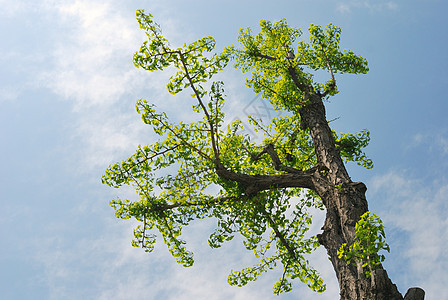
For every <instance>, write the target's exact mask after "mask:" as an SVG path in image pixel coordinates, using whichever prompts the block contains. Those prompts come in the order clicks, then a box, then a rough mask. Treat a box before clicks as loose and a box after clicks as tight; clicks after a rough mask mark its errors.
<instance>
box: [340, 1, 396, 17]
mask: <svg viewBox="0 0 448 300" xmlns="http://www.w3.org/2000/svg"><path fill="white" fill-rule="evenodd" d="M356 9H367V10H369V11H370V12H383V11H393V10H397V9H398V4H397V3H396V2H395V1H382V0H380V1H374V0H364V1H361V0H351V1H344V2H339V3H338V4H337V5H336V10H337V11H338V12H340V13H344V14H348V13H351V12H352V11H353V10H356Z"/></svg>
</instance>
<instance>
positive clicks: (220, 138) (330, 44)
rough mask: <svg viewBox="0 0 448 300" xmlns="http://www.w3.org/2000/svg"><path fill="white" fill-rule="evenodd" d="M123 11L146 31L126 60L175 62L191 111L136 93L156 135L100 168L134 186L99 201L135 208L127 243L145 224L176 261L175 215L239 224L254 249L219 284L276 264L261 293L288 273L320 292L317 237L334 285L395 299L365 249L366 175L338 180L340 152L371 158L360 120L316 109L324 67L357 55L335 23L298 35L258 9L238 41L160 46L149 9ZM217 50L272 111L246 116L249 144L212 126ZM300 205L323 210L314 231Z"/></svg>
mask: <svg viewBox="0 0 448 300" xmlns="http://www.w3.org/2000/svg"><path fill="white" fill-rule="evenodd" d="M137 20H138V22H139V24H140V28H141V29H143V30H144V31H145V32H146V34H147V36H148V40H147V41H145V42H144V43H143V45H142V46H141V48H140V50H139V51H138V52H136V53H135V55H134V64H135V66H136V67H139V68H143V69H145V70H148V71H160V70H163V69H167V68H169V67H175V68H176V69H177V70H178V71H177V73H175V74H174V75H173V76H172V77H171V78H170V80H169V83H168V84H167V89H168V91H169V92H170V93H171V94H177V93H179V92H181V91H183V90H185V89H190V90H191V91H192V94H191V97H192V98H193V99H194V104H193V106H192V110H193V111H194V112H195V113H197V114H198V116H200V118H199V119H198V120H197V121H195V122H192V123H185V122H178V123H174V122H172V121H170V120H169V118H168V117H167V115H166V114H165V113H164V112H158V111H157V110H156V108H155V106H154V105H153V104H151V103H149V102H148V101H146V100H142V99H140V100H139V101H138V102H137V104H136V109H137V112H138V113H139V114H140V115H141V117H142V120H143V121H144V122H145V123H146V124H149V125H150V126H152V128H153V130H154V132H155V133H156V134H157V135H159V136H160V140H159V141H157V142H155V143H153V144H152V145H148V146H139V147H138V149H137V151H136V152H135V154H133V155H132V156H131V157H129V158H128V159H126V160H125V161H123V162H122V163H117V164H114V165H111V166H109V167H108V169H107V170H106V172H105V175H104V176H103V177H102V182H103V183H105V184H107V185H109V186H112V187H120V186H123V185H131V186H133V187H134V188H135V189H136V191H137V193H138V195H139V200H132V201H131V200H127V199H124V200H123V199H119V198H117V199H114V200H111V201H110V204H111V206H112V207H113V208H114V209H115V211H116V213H115V214H116V216H117V217H118V218H122V219H129V218H135V219H136V220H137V221H139V222H140V225H138V226H137V228H136V229H135V230H134V239H133V241H132V245H133V246H135V247H141V248H143V249H144V250H145V251H147V252H151V251H152V250H153V249H154V243H155V241H156V234H155V233H154V232H153V230H158V231H159V233H160V234H161V236H162V238H163V240H164V242H165V244H166V245H167V246H168V249H169V251H170V252H171V254H172V255H173V256H174V257H175V258H176V260H177V262H178V263H180V264H182V265H183V266H186V267H187V266H191V265H192V264H193V256H192V253H191V252H189V251H188V250H187V248H186V246H185V245H186V242H185V241H184V240H182V239H181V233H182V228H183V227H184V226H187V225H188V224H189V223H190V222H191V221H192V220H195V219H203V218H212V217H214V218H216V219H217V229H216V230H215V231H214V232H213V233H212V234H211V235H210V238H209V241H208V242H209V245H210V246H211V247H213V248H216V247H220V246H221V245H222V243H223V242H225V241H229V240H231V239H232V238H233V237H234V235H235V234H236V233H239V234H240V235H241V236H242V237H243V239H244V246H245V247H246V248H247V249H248V250H251V251H253V252H254V254H255V256H256V257H258V258H259V259H260V263H259V264H257V265H256V266H253V267H248V268H245V269H243V270H240V271H232V273H231V274H230V275H229V278H228V282H229V283H230V284H232V285H238V286H242V285H245V284H246V283H247V282H248V281H251V280H255V279H256V278H257V277H258V276H259V275H260V274H262V273H264V272H266V271H267V270H269V269H273V268H275V267H276V266H277V265H281V266H282V268H283V275H282V276H281V278H279V280H278V281H277V282H276V283H275V284H274V293H280V292H286V291H290V290H291V283H290V280H294V279H296V278H297V279H299V280H300V281H302V282H303V283H305V284H307V285H308V286H309V287H310V288H311V289H312V290H313V291H316V292H322V291H324V290H325V284H324V283H323V280H322V279H321V278H320V277H319V274H318V273H317V271H316V270H314V269H313V268H312V267H311V266H310V264H309V262H308V261H307V260H306V258H305V256H306V254H308V253H311V252H312V251H313V250H315V249H316V248H317V247H319V246H320V245H322V246H324V247H325V248H326V250H327V252H328V255H329V258H330V260H331V262H332V264H333V267H334V270H335V272H336V275H337V278H338V281H339V286H340V295H341V299H389V300H390V299H403V296H402V295H401V294H400V293H399V292H398V290H397V288H396V286H395V285H394V284H393V283H392V282H391V280H390V279H389V277H388V275H387V273H386V271H385V270H384V269H383V267H382V265H381V262H382V260H383V259H384V256H383V255H380V254H378V252H379V251H380V250H382V249H385V250H388V246H387V244H386V243H385V242H384V240H383V238H384V230H383V227H382V224H381V220H380V219H379V218H378V217H377V216H376V215H373V216H370V215H369V212H368V205H367V200H366V197H365V192H366V189H367V188H366V186H365V185H364V184H363V183H362V182H352V180H351V179H350V177H349V175H348V173H347V170H346V168H345V163H346V162H350V161H352V162H356V163H357V164H359V165H361V166H364V167H366V168H372V167H373V163H372V161H371V160H370V159H369V158H367V156H366V155H365V153H364V152H363V148H364V147H366V146H367V144H368V142H369V132H368V131H367V130H363V131H361V132H359V133H356V134H351V133H345V134H342V133H336V132H335V131H334V130H332V129H331V128H330V126H329V122H328V121H327V120H326V115H325V106H324V102H325V101H327V100H328V99H329V98H330V97H331V96H334V95H336V94H337V93H338V89H337V85H336V77H335V76H336V74H338V73H339V74H343V73H354V74H358V73H366V72H367V71H368V67H367V61H366V59H364V58H362V57H361V56H359V55H356V54H355V53H353V52H352V51H349V50H343V51H340V49H339V42H340V33H341V30H340V28H338V27H336V26H334V25H332V24H329V25H328V26H326V27H325V29H323V28H321V27H319V26H316V25H311V26H310V27H309V34H310V41H309V42H305V41H299V42H298V43H296V39H297V38H298V37H300V36H301V31H300V30H299V29H294V28H291V27H289V26H288V25H287V23H286V22H285V21H284V20H281V21H279V22H276V23H271V22H269V21H265V20H262V21H261V22H260V26H261V31H260V33H258V34H256V35H253V34H252V31H251V29H249V28H247V29H242V30H240V33H239V36H238V41H239V43H240V47H235V46H231V47H227V48H226V49H225V50H224V51H223V52H221V53H218V54H213V55H211V54H210V53H211V52H212V51H213V49H214V47H215V40H214V39H213V38H212V37H204V38H202V39H200V40H198V41H196V42H194V43H191V44H188V45H187V44H184V45H183V46H182V47H180V48H172V47H171V46H170V44H169V42H168V41H167V39H166V38H165V37H163V35H162V32H161V30H160V27H159V25H158V24H157V23H155V22H154V21H153V17H152V15H151V14H145V13H144V11H143V10H138V11H137ZM230 61H234V66H235V67H236V68H240V69H241V70H242V71H243V72H249V73H250V75H251V76H250V78H248V79H247V80H246V84H247V86H249V87H251V88H252V89H253V90H254V92H255V93H260V94H261V95H262V98H263V99H262V101H269V102H270V103H271V105H272V106H273V107H274V109H276V110H282V111H284V112H286V114H285V115H282V116H279V117H275V118H272V119H271V120H270V123H269V124H264V122H263V121H262V120H260V119H258V118H256V117H255V116H250V117H249V122H250V123H251V124H252V126H254V128H255V129H256V130H259V131H260V132H263V133H264V137H265V138H264V140H263V141H262V143H260V144H257V143H255V142H254V141H252V140H251V139H250V137H249V136H248V135H247V134H244V132H243V131H242V130H241V129H242V122H241V121H239V120H237V121H235V122H233V123H231V124H230V125H228V126H224V119H225V116H224V112H223V104H224V100H225V93H224V85H223V82H220V81H211V78H212V77H213V75H215V74H216V73H218V72H219V71H221V70H223V69H224V68H225V67H226V65H227V64H228V63H229V62H230ZM170 70H171V69H170ZM319 71H320V72H321V71H325V72H327V73H328V77H329V79H328V81H326V82H324V83H319V82H316V80H315V79H314V76H313V74H315V73H316V72H319ZM173 170H176V171H175V172H173ZM173 173H175V174H173ZM310 207H313V208H319V209H325V210H326V220H325V224H324V226H323V227H322V230H323V231H322V233H320V234H318V235H317V236H310V235H309V234H307V231H308V229H309V225H310V224H311V214H310V212H309V208H310ZM422 292H423V291H422V290H421V289H411V291H410V292H409V293H408V294H407V296H406V299H423V296H422V295H421V293H422ZM411 294H412V295H411ZM413 295H414V296H413ZM418 295H420V296H418Z"/></svg>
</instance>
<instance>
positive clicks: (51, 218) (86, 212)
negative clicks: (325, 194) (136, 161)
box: [0, 0, 448, 300]
mask: <svg viewBox="0 0 448 300" xmlns="http://www.w3.org/2000/svg"><path fill="white" fill-rule="evenodd" d="M0 6H1V7H2V9H1V10H0V41H1V42H0V79H1V80H0V164H1V166H2V170H3V171H2V172H1V173H0V190H1V192H0V207H1V211H2V213H1V217H0V245H1V247H0V298H1V299H180V300H183V299H248V300H250V299H311V300H314V299H316V300H317V299H338V286H337V282H336V279H335V275H334V271H333V269H332V267H331V264H330V262H329V261H328V259H327V258H326V253H325V251H324V249H322V247H321V248H319V249H318V251H317V252H316V253H315V254H313V255H312V256H311V257H310V258H309V259H310V261H311V263H312V265H313V266H314V267H315V268H316V269H318V271H319V272H320V273H321V275H322V277H323V278H324V280H325V281H326V284H327V291H326V292H325V293H323V294H315V293H312V292H311V291H310V290H309V289H308V288H307V287H306V286H305V285H303V284H301V283H300V282H299V283H295V284H294V289H293V291H292V292H290V293H286V294H282V295H280V296H273V295H272V285H273V284H274V282H275V281H276V280H277V279H278V277H279V276H280V275H281V273H280V271H272V272H269V273H267V274H264V275H263V276H262V277H261V278H260V279H259V280H258V281H256V282H254V283H249V284H248V285H247V286H245V287H243V288H238V287H231V286H229V285H228V284H227V282H226V278H227V275H228V274H229V272H230V270H232V269H234V270H236V269H241V268H242V267H247V266H250V265H251V264H253V263H254V262H255V261H254V258H253V254H252V253H250V252H248V251H247V250H245V249H244V247H243V245H242V244H241V240H238V239H235V240H234V241H232V242H230V243H228V244H225V245H224V246H223V247H222V248H220V249H214V250H212V249H210V248H209V247H208V245H207V238H208V236H209V234H210V233H211V232H212V231H213V228H214V226H215V224H216V220H205V221H201V222H193V223H192V225H191V226H190V227H189V228H188V229H186V230H185V235H184V238H185V240H186V241H187V243H188V244H187V245H188V247H189V249H190V250H192V251H193V252H194V254H195V264H194V266H193V267H191V268H183V267H182V266H180V265H177V264H176V262H175V260H174V259H173V258H172V257H171V256H170V254H169V253H168V251H167V249H166V247H165V245H164V244H163V243H162V242H159V243H158V244H157V246H156V249H155V250H154V252H153V253H151V254H147V253H144V252H143V251H142V250H141V249H135V248H132V247H131V245H130V241H131V236H132V229H133V227H134V226H135V225H136V224H135V223H134V222H133V221H122V220H118V219H116V218H115V217H114V211H113V209H112V208H110V207H109V205H108V201H109V200H110V199H114V198H115V197H117V196H122V195H126V196H128V197H131V198H132V197H134V198H135V197H136V195H135V193H134V192H133V191H132V190H130V189H123V190H116V189H112V188H109V187H107V186H104V185H101V182H100V178H101V175H102V174H103V173H104V170H105V169H106V168H107V166H108V165H110V164H113V163H115V162H118V161H121V160H123V159H125V158H127V157H128V156H130V155H131V154H132V153H133V152H134V150H135V149H136V147H137V146H138V145H139V144H141V145H145V144H149V143H151V142H153V141H154V140H155V137H154V134H153V133H152V131H151V129H150V128H149V127H148V126H146V125H144V124H143V122H141V121H140V118H139V116H138V114H137V113H136V112H135V109H134V105H135V102H136V101H137V100H138V99H140V98H144V99H147V100H148V101H151V102H152V103H155V104H157V106H158V107H159V108H160V109H163V110H166V111H167V112H168V113H169V115H170V116H171V117H172V118H173V119H175V120H181V119H188V118H189V113H188V107H189V105H191V103H189V102H188V101H191V100H189V99H188V98H189V95H188V94H184V95H180V96H179V97H174V98H173V97H171V96H170V95H169V94H168V92H167V91H166V89H165V85H166V83H167V79H168V77H169V76H170V74H169V72H166V73H148V72H145V71H143V70H138V69H136V68H135V67H134V66H133V63H132V55H133V53H134V52H135V51H136V50H138V48H139V46H140V44H141V43H142V42H143V41H144V39H145V36H144V34H143V32H142V31H141V30H140V29H139V27H138V24H137V21H136V20H135V11H136V10H137V9H138V8H143V9H145V11H146V12H150V13H151V14H153V15H154V18H155V20H156V21H157V22H158V23H159V24H160V25H161V27H162V30H163V32H164V34H165V36H166V37H167V38H168V39H169V40H170V42H171V44H172V45H174V46H176V45H178V46H180V45H182V44H183V43H190V42H193V41H194V40H196V39H198V38H201V37H203V36H209V35H211V36H213V37H214V38H215V39H216V40H217V49H218V50H219V49H222V48H223V47H225V46H227V45H231V44H234V43H236V36H237V33H238V29H239V28H242V27H252V28H254V30H257V28H258V24H259V20H260V19H268V20H271V21H277V20H280V19H282V18H285V19H286V20H287V22H288V24H290V25H291V26H294V27H300V28H302V31H303V32H306V29H307V27H308V26H309V24H311V23H314V24H318V25H323V26H325V25H326V24H328V23H330V22H331V23H333V24H335V25H337V26H340V27H341V28H342V36H341V40H342V41H341V46H342V48H348V49H351V50H353V51H354V52H355V53H358V54H360V55H362V56H363V57H365V58H367V60H368V62H369V67H370V71H369V73H368V74H366V75H339V76H338V77H337V78H336V80H337V81H338V87H339V90H340V93H339V94H338V95H337V96H336V97H334V98H333V99H332V100H331V102H330V103H328V104H327V119H328V120H333V119H335V120H334V121H333V122H331V126H332V127H333V128H334V129H335V130H336V131H338V132H357V131H360V130H362V129H364V128H368V129H369V130H370V132H371V144H370V145H369V146H368V147H367V149H366V152H367V154H368V155H369V157H370V158H372V159H373V161H374V163H375V167H374V168H373V169H372V170H364V169H362V168H361V167H359V166H357V165H355V164H348V165H347V168H348V170H349V173H350V175H351V177H352V179H353V181H363V182H364V183H365V184H366V185H367V187H368V191H367V199H368V201H369V208H370V210H371V211H373V212H374V213H376V214H378V215H379V216H381V218H382V220H383V222H384V224H385V230H386V235H387V241H388V243H389V244H390V246H391V252H390V253H388V254H387V255H386V261H385V263H384V266H385V268H386V270H387V272H388V274H389V276H390V277H391V279H392V280H393V282H394V283H395V284H397V286H398V288H399V290H400V291H401V292H402V293H403V294H404V293H405V292H406V290H407V289H408V288H409V287H412V286H420V287H422V288H423V289H424V290H425V291H426V295H427V299H448V291H447V290H446V282H448V272H447V271H446V270H447V269H448V250H447V249H448V217H447V215H448V214H447V213H448V176H447V175H446V174H447V170H448V122H447V116H446V113H447V112H448V104H447V102H448V101H446V100H447V99H446V95H445V87H446V82H447V81H448V71H447V70H448V54H447V53H448V52H447V51H446V49H447V48H448V34H447V30H448V19H447V18H446V11H447V10H448V4H446V2H445V1H443V0H390V1H387V0H374V1H373V0H372V1H369V0H340V1H339V0H325V1H324V0H294V1H286V0H285V1H283V0H277V1H269V2H268V1H252V0H239V1H232V0H230V1H211V0H209V1H194V0H192V1H179V0H164V1H162V0H148V1H143V0H142V1H129V0H127V1H120V0H110V1H99V0H72V1H63V0H39V1H36V0H0ZM305 36H306V35H304V37H305ZM219 76H220V78H221V79H222V80H223V81H224V82H225V89H226V94H227V104H226V109H227V110H228V112H229V118H230V119H235V118H241V119H242V120H243V121H244V120H245V119H244V118H245V117H246V115H247V114H249V113H254V114H256V115H259V116H267V115H269V114H274V113H275V112H272V111H271V110H269V109H267V108H266V107H264V106H262V105H261V104H260V99H259V97H257V95H255V94H253V93H252V92H251V91H250V90H249V89H247V88H245V87H244V77H243V75H241V74H240V73H239V71H237V70H232V68H231V67H230V66H229V67H228V70H225V71H224V72H223V73H222V74H221V75H219ZM182 97H184V98H183V99H181V98H182ZM190 99H191V98H190ZM185 108H187V109H185ZM254 138H256V136H254ZM314 219H315V222H314V223H313V230H314V232H316V233H318V232H319V228H320V227H321V226H322V223H323V215H322V213H316V216H315V218H314Z"/></svg>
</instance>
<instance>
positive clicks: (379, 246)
mask: <svg viewBox="0 0 448 300" xmlns="http://www.w3.org/2000/svg"><path fill="white" fill-rule="evenodd" d="M355 232H356V238H355V241H354V243H353V244H352V245H347V244H346V243H344V244H342V245H341V247H340V248H339V250H338V252H337V253H338V257H339V258H344V259H345V261H346V262H347V264H351V263H353V262H356V263H360V264H361V266H362V267H363V268H364V274H365V275H366V277H367V278H369V277H370V276H371V274H372V271H373V270H375V269H376V268H377V267H378V266H380V265H381V263H382V262H383V261H384V259H385V256H384V255H383V254H379V251H381V250H386V251H387V252H390V248H389V245H388V244H387V243H386V241H385V239H386V234H385V233H384V226H383V222H382V221H381V219H380V218H379V217H378V216H377V215H375V214H372V215H371V214H370V212H366V213H365V214H363V215H362V216H361V218H360V220H359V221H358V222H357V223H356V226H355Z"/></svg>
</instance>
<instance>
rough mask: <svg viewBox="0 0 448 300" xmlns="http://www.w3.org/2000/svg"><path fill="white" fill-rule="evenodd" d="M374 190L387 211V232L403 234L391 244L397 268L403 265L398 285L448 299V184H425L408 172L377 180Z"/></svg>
mask: <svg viewBox="0 0 448 300" xmlns="http://www.w3.org/2000/svg"><path fill="white" fill-rule="evenodd" d="M371 188H372V193H373V195H372V197H371V198H373V199H374V200H373V201H375V200H377V199H378V200H377V201H381V202H382V205H383V207H384V210H383V211H382V212H381V216H382V218H383V219H384V221H385V223H386V226H387V227H388V229H387V230H389V231H390V232H400V233H404V234H394V238H395V239H397V240H393V239H392V240H391V241H390V242H391V243H392V245H393V246H392V248H393V249H392V252H394V248H395V251H399V253H398V252H395V253H396V254H395V255H393V254H391V255H393V260H395V262H394V264H395V265H397V267H398V266H399V265H401V272H402V274H401V275H402V276H401V278H397V281H400V282H401V285H402V286H405V285H408V286H406V288H408V287H410V286H409V285H418V286H421V287H423V288H424V289H425V290H426V295H427V297H428V298H447V297H448V293H446V292H445V293H444V292H443V291H444V289H443V287H444V285H445V283H446V282H447V281H448V274H447V273H446V269H447V268H448V257H447V255H446V254H447V253H446V249H448V217H447V211H448V180H447V179H446V178H439V179H437V180H434V181H433V182H422V181H420V180H417V179H412V178H409V177H408V175H407V174H406V173H405V172H402V173H398V172H390V173H388V174H385V175H383V176H377V177H376V178H375V179H374V180H373V182H372V184H371ZM406 274H408V275H406ZM411 275H412V276H411ZM411 278H412V279H411ZM403 292H405V291H403ZM441 293H442V294H441ZM443 293H444V294H443Z"/></svg>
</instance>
